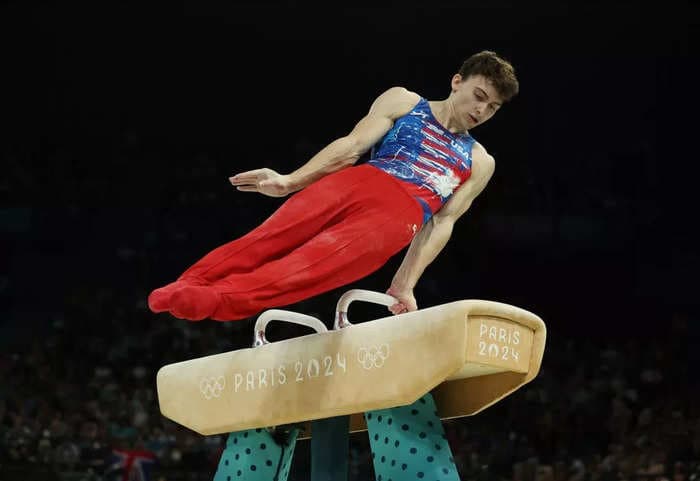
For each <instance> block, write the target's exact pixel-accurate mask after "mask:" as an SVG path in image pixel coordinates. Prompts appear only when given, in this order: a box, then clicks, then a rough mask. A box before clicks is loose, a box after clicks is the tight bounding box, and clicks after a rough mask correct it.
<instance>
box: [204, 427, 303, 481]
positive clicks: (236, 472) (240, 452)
mask: <svg viewBox="0 0 700 481" xmlns="http://www.w3.org/2000/svg"><path fill="white" fill-rule="evenodd" d="M298 435H299V429H296V428H295V429H292V430H291V431H289V433H288V435H287V437H286V440H285V441H283V442H278V441H277V440H275V438H273V437H272V434H271V433H270V431H268V430H267V429H250V430H248V431H240V432H236V433H231V434H229V436H228V439H227V440H226V447H225V448H224V451H223V453H222V454H221V459H220V460H219V466H218V468H217V470H216V474H215V475H214V481H286V480H287V477H288V476H289V470H290V468H291V466H292V455H293V454H294V447H295V446H296V441H297V436H298Z"/></svg>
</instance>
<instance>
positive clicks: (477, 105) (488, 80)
mask: <svg viewBox="0 0 700 481" xmlns="http://www.w3.org/2000/svg"><path fill="white" fill-rule="evenodd" d="M451 86H452V92H451V93H450V96H449V98H448V100H449V101H450V102H451V103H452V105H453V107H454V109H455V111H456V113H457V114H458V115H459V116H460V117H462V118H464V119H466V123H467V125H468V127H469V128H472V127H475V126H477V125H480V124H483V123H484V122H486V121H487V120H488V119H490V118H491V117H493V115H494V114H495V113H496V112H498V110H499V109H500V108H501V106H502V105H503V104H504V103H506V102H508V101H509V100H511V99H512V98H513V97H515V96H516V95H517V94H518V90H519V84H518V79H517V77H516V76H515V69H514V68H513V66H512V65H511V64H510V62H508V61H507V60H505V59H504V58H502V57H501V56H499V55H498V54H497V53H496V52H493V51H491V50H483V51H481V52H478V53H475V54H474V55H472V56H471V57H469V58H468V59H466V60H465V61H464V63H462V66H461V67H460V69H459V71H458V72H457V73H456V74H454V75H453V76H452V82H451Z"/></svg>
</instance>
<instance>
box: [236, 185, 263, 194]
mask: <svg viewBox="0 0 700 481" xmlns="http://www.w3.org/2000/svg"><path fill="white" fill-rule="evenodd" d="M236 190H240V191H241V192H257V191H258V188H257V187H256V186H255V185H239V186H238V187H236Z"/></svg>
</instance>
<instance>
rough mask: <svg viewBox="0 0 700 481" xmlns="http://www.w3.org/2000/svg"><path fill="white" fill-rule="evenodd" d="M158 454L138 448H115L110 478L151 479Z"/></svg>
mask: <svg viewBox="0 0 700 481" xmlns="http://www.w3.org/2000/svg"><path fill="white" fill-rule="evenodd" d="M155 462H156V456H155V454H153V453H152V452H150V451H143V450H138V449H113V450H112V459H111V463H110V466H109V472H110V473H112V476H111V477H110V478H109V479H111V480H114V481H151V471H152V469H153V465H154V464H155Z"/></svg>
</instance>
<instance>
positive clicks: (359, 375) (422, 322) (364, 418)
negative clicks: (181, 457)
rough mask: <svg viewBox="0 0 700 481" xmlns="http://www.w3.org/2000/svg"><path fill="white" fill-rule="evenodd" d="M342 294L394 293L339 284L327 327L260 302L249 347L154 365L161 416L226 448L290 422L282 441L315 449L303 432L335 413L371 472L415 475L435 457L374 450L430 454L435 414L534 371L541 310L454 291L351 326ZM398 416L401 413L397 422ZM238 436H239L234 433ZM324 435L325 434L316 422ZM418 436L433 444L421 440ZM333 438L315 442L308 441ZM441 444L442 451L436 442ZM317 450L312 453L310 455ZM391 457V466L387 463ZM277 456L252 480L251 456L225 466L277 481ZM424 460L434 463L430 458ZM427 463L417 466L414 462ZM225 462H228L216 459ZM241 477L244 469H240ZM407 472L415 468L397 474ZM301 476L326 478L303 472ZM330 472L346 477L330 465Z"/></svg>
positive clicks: (460, 411)
mask: <svg viewBox="0 0 700 481" xmlns="http://www.w3.org/2000/svg"><path fill="white" fill-rule="evenodd" d="M353 301H365V302H372V303H376V304H381V305H385V306H390V305H392V304H394V303H395V302H397V301H396V300H395V299H394V298H393V297H391V296H388V295H385V294H380V293H377V292H373V291H365V290H358V289H355V290H351V291H348V292H346V293H345V294H344V295H343V296H342V297H341V298H340V300H339V302H338V305H337V308H336V314H335V322H334V329H333V330H328V329H327V328H326V326H325V324H324V323H323V322H321V321H320V320H319V319H317V318H314V317H311V316H307V315H304V314H299V313H296V312H292V311H284V310H279V309H272V310H268V311H265V312H263V313H262V314H261V315H260V316H259V317H258V319H257V321H256V324H255V333H254V340H253V347H251V348H248V349H240V350H236V351H232V352H227V353H222V354H216V355H211V356H206V357H201V358H197V359H192V360H189V361H184V362H178V363H174V364H170V365H167V366H164V367H162V368H161V369H160V370H159V371H158V374H157V389H158V399H159V403H160V410H161V413H162V414H163V415H164V416H166V417H167V418H169V419H171V420H173V421H175V422H177V423H179V424H181V425H183V426H186V427H187V428H189V429H192V430H194V431H196V432H198V433H200V434H203V435H212V434H221V433H232V434H231V436H230V437H229V442H228V444H227V449H228V448H229V447H231V448H232V449H234V450H235V448H236V446H235V445H236V444H238V442H241V443H245V442H248V437H251V438H252V437H255V436H258V437H259V436H261V435H267V436H269V435H270V434H269V433H270V432H271V431H270V428H272V427H279V426H295V434H294V436H293V440H292V443H291V447H292V448H293V442H295V441H296V439H305V438H312V448H313V449H315V447H316V445H314V444H313V441H314V439H313V438H314V431H316V429H317V426H323V424H318V422H321V421H323V420H331V419H341V420H345V421H344V422H343V423H341V424H340V426H341V429H342V430H343V431H344V433H343V434H344V435H345V436H346V438H347V433H348V432H359V431H364V430H367V429H369V431H370V441H371V443H372V450H373V453H374V456H375V460H374V465H375V472H376V473H378V472H383V473H386V475H385V476H384V477H383V479H389V477H391V472H392V470H396V471H397V472H398V473H400V472H401V471H408V470H410V469H409V467H412V468H413V470H414V471H416V470H417V469H421V470H423V471H416V473H418V475H417V476H418V477H421V476H420V474H425V473H424V471H425V470H426V469H428V470H430V469H433V468H432V467H431V466H430V465H431V464H432V463H433V462H434V461H429V462H426V461H422V462H421V463H415V462H413V463H412V465H411V464H409V463H407V462H403V461H401V462H399V463H397V462H396V461H397V459H398V458H400V457H401V456H400V455H399V454H398V453H397V452H395V451H392V452H386V455H383V456H381V457H379V456H378V453H380V452H383V449H389V448H392V449H396V450H399V449H400V445H401V442H404V444H410V443H413V444H416V445H422V444H425V446H423V447H424V448H425V449H428V450H431V449H432V451H433V452H434V454H438V453H439V451H442V449H441V447H442V445H443V444H445V443H446V441H445V440H444V439H442V438H444V436H442V433H444V431H443V430H442V424H441V423H440V420H445V419H452V418H459V417H463V416H469V415H473V414H476V413H478V412H480V411H481V410H483V409H486V408H487V407H489V406H491V405H492V404H494V403H496V402H498V401H499V400H500V399H502V398H504V397H505V396H507V395H509V394H510V393H512V392H513V391H515V390H516V389H518V388H520V387H521V386H523V385H524V384H526V383H528V382H529V381H531V380H532V379H533V378H534V377H535V376H536V375H537V373H538V372H539V369H540V364H541V361H542V356H543V353H544V347H545V341H546V328H545V324H544V322H543V321H542V319H540V318H539V317H538V316H536V315H535V314H533V313H531V312H528V311H526V310H524V309H521V308H518V307H515V306H511V305H508V304H503V303H499V302H493V301H486V300H462V301H455V302H451V303H448V304H442V305H438V306H434V307H429V308H426V309H420V310H418V311H414V312H408V313H404V314H400V315H391V316H388V317H384V318H381V319H377V320H373V321H368V322H364V323H362V324H352V323H350V321H349V320H348V314H347V313H348V308H349V305H350V303H351V302H353ZM271 321H287V322H295V323H299V324H303V325H306V326H309V327H311V328H313V329H314V330H316V331H317V332H316V333H314V334H309V335H305V336H301V337H297V338H293V339H287V340H283V341H278V342H268V341H267V339H266V338H265V329H266V326H267V325H268V323H269V322H271ZM409 407H412V409H410V410H408V408H409ZM419 408H424V409H423V411H424V412H423V411H421V410H420V409H419ZM409 412H410V413H411V414H407V413H409ZM373 414H374V416H373ZM404 415H405V416H407V418H406V419H405V420H404V421H405V422H404V421H399V420H400V419H401V418H402V416H404ZM411 415H413V416H414V417H413V418H411ZM421 416H423V417H422V418H421ZM348 417H349V422H348V421H347V420H348ZM418 418H421V421H419V420H418ZM389 419H391V421H389ZM394 419H396V422H395V423H393V422H392V421H393V420H394ZM314 421H315V422H314ZM414 421H415V422H414ZM377 423H378V424H377ZM420 423H423V424H421V426H422V425H424V427H423V428H421V427H419V426H418V425H419V424H420ZM435 424H438V425H439V426H435ZM343 426H346V427H343ZM322 429H326V428H322ZM333 429H335V430H336V431H337V430H338V429H339V428H338V427H335V428H333ZM431 429H432V430H433V431H434V432H432V433H431ZM320 432H321V431H319V433H320ZM237 433H249V434H241V437H240V438H239V437H238V436H236V434H237ZM373 433H379V434H381V436H380V435H379V434H374V435H373ZM323 436H325V437H326V438H327V436H328V432H327V430H326V431H324V434H323ZM411 436H413V438H415V439H413V438H411ZM336 437H337V433H336ZM432 438H435V439H432ZM439 438H440V439H439ZM232 439H233V440H235V441H236V442H232ZM239 439H240V441H239ZM327 441H328V440H327ZM375 441H376V442H377V443H376V445H375ZM382 441H383V444H384V446H382V445H381V443H382ZM390 441H391V442H390ZM428 442H431V443H432V444H431V445H430V446H428V445H427V443H428ZM345 443H346V444H345V445H347V441H346V440H345ZM278 444H279V443H278ZM288 444H289V443H288ZM332 444H333V443H332V442H326V443H325V444H324V445H322V446H321V445H319V448H321V447H323V446H325V447H326V448H329V447H330V446H331V445H332ZM242 445H243V444H241V446H242ZM261 445H265V444H264V443H262V444H261ZM282 448H283V449H282V452H283V454H284V446H282ZM444 448H445V449H444V451H446V452H447V453H449V447H448V446H446V444H445V445H444ZM406 449H410V448H406ZM417 449H419V448H416V447H414V448H413V451H411V452H412V453H416V450H417ZM436 450H437V451H436ZM242 452H245V451H242ZM224 454H226V453H224ZM247 454H250V451H248V453H247ZM317 455H318V454H316V453H315V451H314V454H313V456H314V457H315V456H317ZM343 456H345V457H347V453H344V454H343ZM392 456H393V458H394V459H392V461H393V464H392V463H391V462H390V461H389V460H388V458H389V457H392ZM287 457H288V459H285V461H284V462H282V459H283V458H285V456H283V455H280V457H279V460H280V463H282V464H281V465H277V466H276V468H275V466H274V465H273V466H270V465H269V463H267V461H274V463H277V460H276V459H275V460H270V459H267V460H266V464H267V465H268V467H270V468H271V469H272V468H275V477H274V478H272V477H270V478H265V477H255V476H257V474H256V471H260V468H258V467H257V466H255V464H250V463H251V462H253V460H252V458H251V459H247V460H246V461H247V462H248V464H246V465H245V466H243V468H245V469H235V471H236V472H235V474H238V473H241V474H240V475H239V477H238V478H232V479H247V480H252V479H279V480H282V479H286V476H287V474H288V473H289V467H290V464H291V450H290V451H289V452H288V453H287ZM223 458H224V456H222V463H223V462H224V460H223ZM377 458H379V459H377ZM423 458H425V459H433V460H435V455H430V456H423ZM447 458H449V463H448V461H447ZM380 459H383V461H381V463H380ZM414 459H415V457H414ZM238 460H240V456H239V457H238V458H236V461H238ZM443 461H444V462H443V464H442V465H440V466H437V464H435V466H437V467H436V468H434V471H435V473H438V474H441V475H442V477H441V478H440V479H446V480H447V479H459V478H458V477H457V478H455V477H454V476H456V475H457V473H456V468H455V467H454V464H453V460H452V458H451V456H447V457H446V458H445V460H443ZM426 463H427V465H428V466H427V468H426V467H425V466H423V465H424V464H426ZM244 464H245V463H244ZM383 464H386V465H387V466H386V467H384V466H383ZM447 464H451V466H447ZM230 465H231V463H230V462H229V461H227V463H226V466H230ZM251 466H255V469H251ZM312 469H313V466H312ZM222 470H225V469H224V468H223V466H222V464H220V466H219V471H220V472H223V471H222ZM448 471H449V472H448ZM430 472H431V473H432V471H430ZM218 474H219V473H218V472H217V476H218ZM259 474H260V475H262V473H259ZM407 474H408V473H407ZM243 475H245V476H247V477H245V476H244V477H240V476H243ZM268 476H269V475H268ZM345 476H347V475H345ZM395 476H398V474H395ZM415 477H416V474H415V473H414V474H413V475H411V476H406V478H409V479H413V478H415ZM221 478H222V479H226V477H224V476H221ZM312 478H313V479H331V477H328V476H325V477H324V476H323V475H321V476H314V475H313V473H312ZM215 479H216V478H215ZM332 479H334V480H335V479H347V478H346V477H345V478H344V477H343V475H342V473H341V475H340V476H336V477H334V478H332ZM395 479H402V478H399V477H396V478H395ZM431 479H432V478H431Z"/></svg>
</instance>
